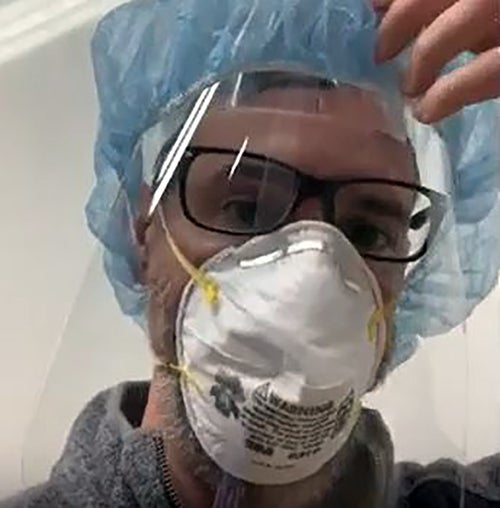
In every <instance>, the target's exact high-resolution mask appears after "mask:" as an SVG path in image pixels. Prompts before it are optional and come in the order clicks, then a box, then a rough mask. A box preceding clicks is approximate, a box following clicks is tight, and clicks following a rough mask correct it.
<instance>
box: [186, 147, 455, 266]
mask: <svg viewBox="0 0 500 508" xmlns="http://www.w3.org/2000/svg"><path fill="white" fill-rule="evenodd" d="M205 154H223V155H234V156H237V155H238V154H239V151H237V150H233V149H230V148H217V147H208V146H190V147H189V148H188V150H186V152H185V153H184V154H183V156H182V159H181V161H180V162H179V166H178V168H177V175H176V179H177V181H178V183H179V198H180V203H181V207H182V212H183V214H184V215H185V216H186V218H187V219H188V220H189V221H190V222H192V223H193V224H194V225H196V226H198V227H200V228H202V229H204V230H206V231H211V232H214V233H219V234H225V235H231V236H240V237H241V236H251V235H252V233H251V232H237V231H230V230H225V229H220V228H216V227H212V226H207V225H206V224H203V223H202V222H200V221H199V220H198V219H197V218H196V217H194V216H193V215H192V214H191V212H190V211H189V206H188V203H187V197H186V189H187V177H188V174H189V169H190V167H191V165H192V164H193V162H194V161H195V160H196V158H197V157H199V156H200V155H205ZM245 157H248V158H252V159H255V160H256V161H258V162H264V163H272V164H274V165H277V166H278V167H280V168H283V169H285V170H288V171H291V172H292V173H293V174H295V176H296V177H297V182H299V183H301V184H303V182H304V181H306V182H307V181H309V182H311V181H312V182H315V183H316V184H319V185H322V186H325V185H326V186H327V187H328V188H327V189H326V190H323V191H322V195H324V196H328V199H331V200H332V201H330V202H334V199H335V195H336V194H337V192H339V190H340V189H342V188H343V187H345V186H347V185H352V184H389V185H393V186H396V187H401V188H406V189H412V190H414V191H415V192H419V193H421V194H423V195H424V196H426V197H427V198H428V199H429V201H430V203H431V214H430V221H431V223H430V229H429V233H428V235H427V239H426V240H425V242H424V244H423V245H422V247H421V248H420V249H419V250H418V251H417V252H416V253H415V254H412V255H411V256H407V257H405V258H393V257H386V256H378V255H376V254H361V255H362V256H363V257H364V258H368V259H373V260H376V261H385V262H389V263H412V262H414V261H417V260H418V259H420V258H421V257H423V256H424V255H425V254H426V253H427V252H428V250H429V247H430V245H431V244H432V242H433V241H434V239H435V237H436V235H437V232H438V230H439V227H440V225H441V223H442V221H443V218H444V216H445V213H446V211H447V209H448V203H449V198H448V196H447V195H445V194H441V193H440V192H437V191H435V190H432V189H429V188H427V187H423V186H421V185H418V184H413V183H409V182H404V181H399V180H393V179H390V178H375V177H366V178H365V177H362V178H341V179H332V180H321V179H317V178H314V177H312V176H309V175H304V174H303V173H302V172H301V171H300V170H298V169H297V168H295V167H293V166H291V165H289V164H287V163H284V162H282V161H280V160H277V159H273V158H271V157H267V156H265V155H262V154H258V153H252V152H245ZM300 188H301V185H298V189H297V192H296V195H295V198H294V200H293V201H292V202H291V204H290V208H289V210H287V211H286V213H284V214H283V219H282V220H281V221H279V222H278V223H277V224H276V225H274V226H273V227H272V228H269V229H263V230H259V231H258V232H255V233H254V234H255V235H265V234H269V233H272V232H274V231H276V230H278V229H280V228H281V227H282V226H284V225H285V224H286V222H287V219H288V218H289V217H290V214H291V213H292V212H293V210H294V209H295V208H296V206H297V205H298V204H299V203H300V199H301V198H303V196H301V194H300V192H299V190H300ZM327 193H328V194H327ZM325 222H331V224H332V225H334V226H335V224H334V222H333V221H325Z"/></svg>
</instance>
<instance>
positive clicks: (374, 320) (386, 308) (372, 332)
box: [368, 299, 396, 342]
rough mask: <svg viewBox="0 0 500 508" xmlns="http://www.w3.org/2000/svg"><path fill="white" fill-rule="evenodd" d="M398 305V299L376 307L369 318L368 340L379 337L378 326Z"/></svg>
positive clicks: (373, 340) (371, 340)
mask: <svg viewBox="0 0 500 508" xmlns="http://www.w3.org/2000/svg"><path fill="white" fill-rule="evenodd" d="M395 306H396V300H394V299H393V300H390V301H389V302H388V303H387V304H385V305H382V306H381V307H378V308H377V309H375V310H374V311H373V313H372V315H371V316H370V319H369V320H368V342H375V340H376V338H377V327H378V325H379V324H380V322H381V321H384V320H385V318H387V317H388V316H389V315H390V314H391V313H392V311H393V310H394V307H395Z"/></svg>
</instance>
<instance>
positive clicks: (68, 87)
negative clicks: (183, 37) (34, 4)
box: [0, 0, 144, 498]
mask: <svg viewBox="0 0 500 508" xmlns="http://www.w3.org/2000/svg"><path fill="white" fill-rule="evenodd" d="M28 3H29V2H28ZM38 3H39V2H38ZM70 3H72V4H73V5H72V7H75V8H76V6H75V4H76V2H74V1H73V2H58V1H56V0H53V1H52V3H50V4H49V3H47V2H46V1H44V4H45V11H43V9H42V12H41V14H44V15H45V17H43V16H41V19H42V21H43V23H42V24H41V25H40V24H39V25H37V24H36V23H33V24H31V25H29V24H26V23H27V18H26V17H25V16H22V19H21V22H22V26H21V27H18V26H17V25H16V20H17V19H18V18H17V17H16V16H15V15H14V14H15V13H14V12H13V11H12V10H11V11H9V12H5V11H3V10H1V9H0V26H2V29H1V31H0V133H1V134H0V154H1V163H0V164H1V168H0V232H1V234H0V238H1V243H0V245H1V249H0V281H1V291H0V309H1V310H0V316H1V319H0V337H1V338H2V339H1V342H0V381H1V382H0V407H1V408H2V412H1V415H2V418H1V423H0V498H1V497H2V496H3V495H6V494H8V493H9V492H12V491H14V490H16V489H18V488H19V487H20V486H21V459H22V453H23V452H22V450H23V445H24V441H25V436H26V432H27V429H28V426H29V423H30V421H31V419H32V418H33V415H34V413H35V409H36V407H37V404H38V402H39V400H40V395H41V392H42V387H43V386H44V384H45V378H46V376H47V372H48V371H49V366H50V363H51V362H52V360H53V357H54V355H55V352H56V351H57V347H58V342H59V341H60V339H61V337H62V336H63V332H64V330H65V326H66V322H67V320H68V317H69V316H70V312H71V309H72V307H73V304H74V302H75V299H76V297H77V294H78V292H79V290H80V288H81V286H82V281H83V279H84V277H85V274H86V271H87V269H88V267H89V263H90V261H91V257H92V252H93V251H94V249H95V243H94V240H93V239H92V238H91V236H90V235H89V234H88V232H87V229H86V226H85V221H84V215H83V206H84V203H85V201H86V199H87V197H88V194H89V191H90V189H91V186H92V182H93V173H92V145H93V138H94V131H95V125H96V98H95V94H94V88H93V81H92V75H91V65H90V56H89V39H90V34H91V32H92V27H93V23H94V22H93V20H92V17H94V18H95V13H96V12H98V11H99V10H101V11H102V10H104V9H105V8H106V7H107V6H108V7H109V4H110V3H111V2H107V4H108V5H107V6H106V5H105V4H106V2H102V1H101V2H93V3H94V4H95V5H92V6H90V5H89V6H88V7H89V8H88V9H83V7H82V9H81V10H80V11H79V12H75V10H74V9H71V10H70V11H69V12H68V13H67V14H68V17H67V18H66V21H67V22H68V23H67V24H66V25H65V23H64V19H65V12H64V9H63V8H62V7H64V6H63V5H62V4H68V5H69V4H70ZM90 3H92V2H88V4H90ZM115 3H117V2H115ZM21 4H23V2H22V1H21V0H20V1H19V6H18V7H19V8H21V7H24V8H27V6H26V5H24V6H23V5H21ZM24 4H26V2H24ZM49 5H50V8H54V9H55V14H57V16H54V17H50V14H51V13H50V12H47V11H48V10H50V9H49V7H48V6H49ZM16 7H17V6H16ZM42 7H43V6H42ZM91 7H92V8H91ZM79 20H80V22H79ZM7 21H9V23H7ZM64 27H65V29H64ZM44 32H45V35H44ZM8 34H10V36H9V37H7V35H8ZM27 41H28V42H27ZM106 289H107V288H106ZM110 302H111V298H110ZM113 308H114V307H112V309H113ZM137 344H140V342H139V341H138V342H137ZM142 345H144V344H142ZM117 350H118V351H119V348H117ZM118 363H119V362H118ZM109 373H110V374H111V377H116V374H114V373H113V372H109ZM57 416H58V415H57ZM58 420H59V418H58V417H57V418H55V419H54V421H58Z"/></svg>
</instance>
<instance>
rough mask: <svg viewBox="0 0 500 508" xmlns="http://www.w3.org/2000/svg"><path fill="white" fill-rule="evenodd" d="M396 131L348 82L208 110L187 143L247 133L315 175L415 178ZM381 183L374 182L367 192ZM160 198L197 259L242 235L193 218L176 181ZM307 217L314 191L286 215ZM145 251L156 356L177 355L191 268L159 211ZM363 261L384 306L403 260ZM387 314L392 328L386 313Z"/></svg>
mask: <svg viewBox="0 0 500 508" xmlns="http://www.w3.org/2000/svg"><path fill="white" fill-rule="evenodd" d="M297 105H299V107H297ZM397 134H398V133H395V132H394V131H393V126H392V125H391V123H390V121H389V120H388V119H387V117H386V115H385V113H384V110H383V108H382V107H381V106H380V104H379V103H378V102H377V100H376V97H375V95H374V94H372V93H370V92H367V91H362V90H360V89H357V88H354V87H347V86H344V87H340V88H338V89H333V90H327V91H326V90H325V91H323V92H318V91H317V90H313V89H311V90H307V89H298V88H297V89H293V88H292V89H269V90H267V91H264V92H262V93H260V94H259V95H257V96H255V97H254V98H253V100H252V101H251V103H250V102H247V103H246V104H245V106H244V107H243V106H242V107H237V108H230V109H222V108H214V109H212V110H211V111H209V113H208V114H207V115H206V116H205V118H204V120H203V121H202V123H201V125H200V127H199V128H198V130H197V132H196V134H195V137H194V139H193V141H192V144H193V145H196V146H201V147H211V148H213V147H217V148H225V149H232V150H235V151H236V152H238V150H239V149H240V148H241V146H242V143H243V141H244V140H247V148H246V150H247V151H248V152H253V153H257V154H262V155H265V156H266V157H269V158H272V159H275V160H278V161H280V162H283V163H285V164H287V165H290V166H293V167H294V168H296V169H298V170H299V171H300V172H301V173H302V174H304V175H309V176H312V177H314V178H316V179H319V180H327V181H328V180H336V179H337V180H338V179H345V178H387V179H392V180H398V181H404V182H409V183H415V182H414V180H415V177H416V173H415V167H414V161H413V156H412V153H411V150H410V148H409V147H408V145H407V144H406V143H403V142H401V141H398V140H397ZM210 175H211V172H210V169H207V171H206V178H204V177H203V174H202V179H201V180H200V181H199V182H198V190H197V193H196V194H197V196H198V199H199V201H200V202H201V203H202V205H203V203H206V205H205V206H209V205H210V203H213V201H214V199H215V198H214V196H216V195H217V192H220V182H217V180H216V179H214V178H211V176H210ZM203 178H204V179H203ZM379 189H380V188H377V187H372V192H374V193H377V192H378V190H379ZM404 205H405V203H402V206H404ZM161 206H162V208H163V213H164V215H165V218H166V221H167V224H168V227H169V230H170V232H171V234H172V236H173V238H174V239H175V241H176V243H177V245H178V247H179V248H180V249H181V251H182V252H183V254H184V255H185V256H186V257H187V258H188V259H189V260H190V261H191V263H193V264H194V265H195V266H199V265H201V264H203V263H204V262H205V261H206V260H207V259H208V258H210V257H212V256H213V255H215V254H216V253H218V252H219V251H221V250H222V249H224V248H226V247H228V246H231V245H236V244H238V243H241V242H242V241H245V240H247V239H248V237H235V236H233V235H229V234H223V233H215V232H211V231H208V230H206V229H203V228H200V227H199V226H197V225H195V224H193V223H192V222H191V221H190V220H188V218H186V217H185V215H184V213H183V210H182V206H181V201H180V197H179V189H178V187H176V188H174V189H172V190H171V191H170V192H169V193H168V194H167V195H166V197H164V199H163V203H162V205H161ZM200 206H201V205H200ZM306 219H309V220H323V219H324V217H323V211H322V207H321V203H320V200H319V198H317V197H314V196H312V197H310V198H307V199H304V200H302V201H301V202H300V204H299V205H298V206H297V207H296V208H295V209H294V211H293V212H292V213H291V214H290V216H289V217H288V222H294V221H298V220H306ZM144 257H145V266H146V270H145V280H146V284H147V286H148V288H149V294H150V298H149V304H148V322H149V328H150V335H151V339H152V344H153V349H154V351H155V353H156V354H157V356H159V357H160V358H161V359H163V360H166V361H175V354H174V347H173V344H174V337H173V323H174V320H175V315H176V310H177V305H178V302H179V299H180V295H181V292H182V289H183V288H184V286H185V285H186V284H187V282H188V280H189V276H188V275H187V273H186V272H185V271H184V269H183V268H182V267H181V266H180V264H179V263H178V261H177V259H176V258H175V256H174V255H173V253H172V251H171V248H170V247H169V245H168V243H167V242H166V239H165V233H164V231H163V230H162V227H161V224H160V220H159V217H158V214H156V216H155V217H153V220H152V222H151V224H150V226H149V227H148V229H147V231H146V236H145V256H144ZM366 262H367V264H368V266H369V267H370V269H371V270H372V272H373V273H374V275H375V277H376V278H377V281H378V283H379V286H380V288H381V291H382V297H383V300H384V302H385V303H386V304H387V305H388V306H389V305H390V303H392V302H394V301H395V299H396V298H397V295H398V294H399V292H400V291H401V289H402V286H403V279H404V271H405V265H404V264H402V263H391V262H381V261H374V260H371V259H368V258H367V259H366ZM387 321H388V325H389V329H392V327H391V325H392V316H388V318H387ZM390 342H391V341H389V345H388V346H387V347H388V348H390Z"/></svg>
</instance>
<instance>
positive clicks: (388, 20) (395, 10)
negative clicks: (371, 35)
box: [372, 0, 457, 62]
mask: <svg viewBox="0 0 500 508" xmlns="http://www.w3.org/2000/svg"><path fill="white" fill-rule="evenodd" d="M372 1H373V3H374V6H375V8H377V7H378V8H386V7H387V6H389V8H388V10H387V13H386V14H385V16H384V18H383V19H382V22H381V24H380V27H379V39H378V44H377V48H376V51H375V58H376V60H377V61H378V62H383V61H386V60H389V59H391V58H393V57H395V56H396V55H397V54H398V53H399V52H400V51H401V50H402V49H404V48H405V47H406V46H407V45H408V44H409V43H410V42H411V41H412V40H413V39H414V38H415V37H416V36H417V35H418V34H419V33H420V31H421V30H422V28H423V27H425V26H427V25H429V24H430V23H431V22H432V21H433V20H434V19H435V18H436V17H437V16H439V15H440V14H441V13H442V12H444V11H445V10H446V9H447V8H448V7H450V6H451V5H453V4H454V3H455V2H456V1H457V0H385V1H384V0H372Z"/></svg>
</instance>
